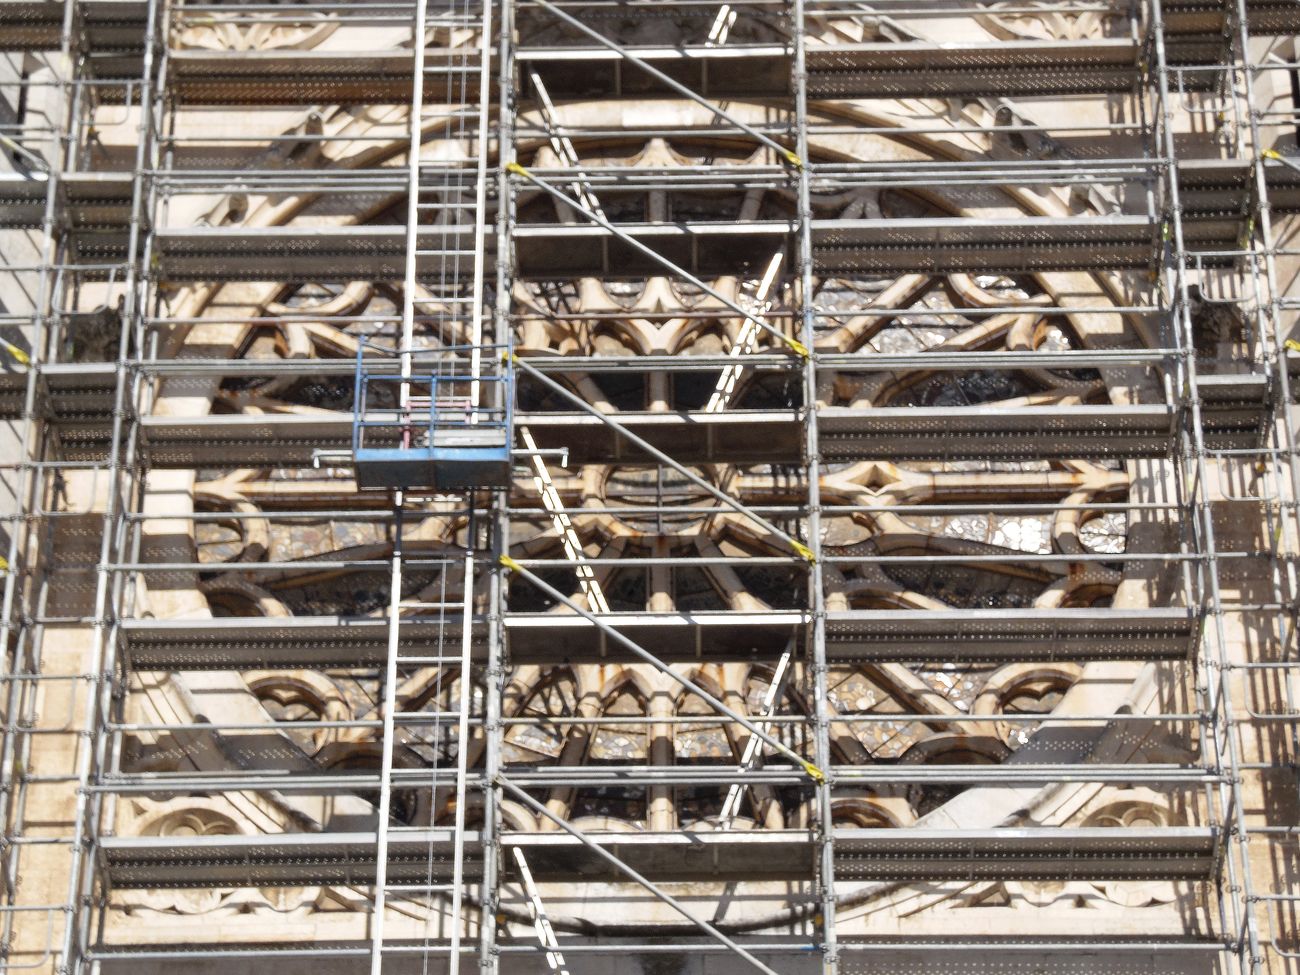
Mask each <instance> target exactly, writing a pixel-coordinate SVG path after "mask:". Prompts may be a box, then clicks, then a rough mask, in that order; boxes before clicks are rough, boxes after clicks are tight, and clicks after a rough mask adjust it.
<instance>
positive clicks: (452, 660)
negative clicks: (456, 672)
mask: <svg viewBox="0 0 1300 975" xmlns="http://www.w3.org/2000/svg"><path fill="white" fill-rule="evenodd" d="M397 662H398V663H399V664H418V665H420V666H422V667H423V666H427V665H429V664H458V663H460V662H461V660H460V657H459V655H458V656H455V657H398V658H397Z"/></svg>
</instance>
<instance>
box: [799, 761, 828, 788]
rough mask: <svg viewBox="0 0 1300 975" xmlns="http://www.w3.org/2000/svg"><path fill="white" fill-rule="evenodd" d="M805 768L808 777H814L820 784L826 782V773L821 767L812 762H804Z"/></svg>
mask: <svg viewBox="0 0 1300 975" xmlns="http://www.w3.org/2000/svg"><path fill="white" fill-rule="evenodd" d="M803 770H804V772H806V773H807V774H808V778H810V779H812V780H813V781H814V782H816V783H817V784H818V785H825V784H826V773H825V772H823V771H822V770H821V769H819V768H818V767H817V766H816V765H814V764H813V763H812V762H804V763H803Z"/></svg>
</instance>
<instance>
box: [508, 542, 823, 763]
mask: <svg viewBox="0 0 1300 975" xmlns="http://www.w3.org/2000/svg"><path fill="white" fill-rule="evenodd" d="M500 562H501V564H502V565H503V566H505V567H506V568H507V569H509V570H510V571H511V572H517V573H519V575H521V576H523V577H524V578H525V579H527V580H528V581H529V582H531V583H532V584H533V585H534V586H536V587H537V588H538V589H540V590H541V591H542V592H544V593H545V594H546V595H548V596H550V597H551V598H552V599H555V600H558V601H559V602H560V603H563V604H564V605H565V606H567V607H568V608H569V609H571V610H573V611H574V612H575V613H577V614H578V615H579V616H581V617H582V618H583V619H585V620H587V622H589V623H591V624H592V625H594V626H595V627H596V628H597V629H599V630H601V631H602V632H603V633H605V634H607V635H608V636H609V637H610V638H612V639H613V640H615V641H616V642H618V643H620V644H622V645H623V646H624V647H626V648H627V649H628V650H631V651H632V653H634V654H635V655H636V656H638V657H640V658H641V659H642V660H644V661H645V662H646V663H648V664H649V665H650V666H651V667H653V668H654V669H655V670H657V671H659V672H660V673H661V674H663V675H664V676H666V677H669V678H671V679H672V680H674V681H676V682H677V683H678V684H680V685H681V686H682V687H684V688H686V689H687V690H688V691H690V692H691V693H693V694H698V695H699V696H700V699H701V700H703V701H704V703H705V704H707V705H709V707H711V708H713V710H715V711H717V712H718V713H719V714H721V715H723V716H724V717H727V718H730V719H731V720H732V721H734V722H736V723H737V724H738V725H740V726H741V727H742V728H744V729H745V730H746V731H748V732H749V733H750V734H751V735H753V736H754V737H755V738H759V739H761V740H762V741H764V742H766V743H767V744H769V745H771V746H772V747H773V748H774V749H776V750H777V751H778V752H780V753H781V754H782V755H784V756H785V757H786V758H788V759H790V760H791V761H792V762H794V763H795V764H797V765H798V766H799V767H800V768H802V769H803V770H804V772H805V773H807V775H808V777H809V778H810V779H812V780H813V781H814V782H825V781H826V775H825V773H824V772H822V770H821V769H819V768H818V767H817V766H816V765H814V764H813V763H812V762H810V761H808V760H807V759H806V758H804V757H803V756H802V755H800V754H799V753H798V752H796V751H794V749H792V748H790V747H789V746H788V745H786V744H785V743H784V742H782V741H781V740H780V739H779V738H774V737H772V735H770V734H768V733H767V732H766V731H764V730H763V729H762V728H760V727H759V726H758V725H757V724H755V723H754V722H753V721H750V720H749V719H748V718H747V717H745V716H744V715H743V714H741V713H740V712H739V711H736V710H733V709H732V708H729V707H727V705H725V704H723V703H722V701H720V700H718V699H717V698H716V697H714V696H713V695H712V694H710V693H709V692H708V691H706V690H705V689H704V688H703V687H701V686H700V685H699V684H697V683H695V681H693V680H691V679H690V678H689V677H683V676H682V675H681V674H679V673H677V671H675V670H673V669H672V667H670V666H668V664H666V663H664V662H663V661H662V660H660V659H659V658H658V657H656V656H655V655H654V654H653V653H651V652H650V651H649V650H647V649H646V648H645V647H643V646H641V645H640V644H639V643H637V642H636V641H635V640H633V639H631V638H630V637H627V636H624V635H623V634H622V633H620V632H619V631H618V630H617V629H615V628H614V627H612V626H610V625H609V624H608V623H606V622H605V621H604V620H602V619H601V618H600V617H599V616H597V615H596V614H595V613H591V612H588V611H587V610H585V609H583V608H582V607H581V606H580V605H578V604H577V603H575V602H574V601H573V600H572V599H570V598H569V597H568V596H566V595H565V594H564V593H562V592H560V590H558V589H556V588H555V587H554V586H552V585H551V584H550V583H548V582H546V581H545V580H544V579H542V578H541V577H540V576H538V575H537V573H535V572H532V571H531V570H529V569H526V568H524V567H523V566H522V565H520V564H519V563H518V562H516V561H515V560H514V559H512V558H511V557H510V556H508V555H502V556H501V557H500Z"/></svg>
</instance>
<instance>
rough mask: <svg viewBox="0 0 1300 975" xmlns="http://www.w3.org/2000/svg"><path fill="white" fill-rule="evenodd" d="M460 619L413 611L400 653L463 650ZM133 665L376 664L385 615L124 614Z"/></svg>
mask: <svg viewBox="0 0 1300 975" xmlns="http://www.w3.org/2000/svg"><path fill="white" fill-rule="evenodd" d="M472 632H473V645H472V646H473V651H474V653H475V656H476V657H481V656H483V655H484V652H485V645H486V643H485V641H486V633H487V624H486V621H482V620H476V621H475V623H474V626H473V631H472ZM460 639H461V622H460V616H459V614H457V615H448V616H435V617H418V616H412V617H408V618H406V619H403V620H402V622H401V624H400V625H399V626H398V641H399V642H398V652H399V657H400V656H406V657H414V656H426V655H434V654H444V653H446V654H450V653H455V654H457V655H458V654H459V653H460ZM118 641H119V646H120V648H121V651H122V656H123V660H124V662H125V664H126V666H127V667H128V668H130V669H132V670H251V669H257V668H285V667H288V668H321V667H359V668H360V667H375V666H378V665H380V664H382V663H383V662H384V660H385V659H386V657H387V641H388V620H387V619H385V618H384V617H378V616H376V617H348V616H289V617H264V616H254V617H221V618H216V619H126V620H123V621H122V623H121V625H120V626H119V627H118Z"/></svg>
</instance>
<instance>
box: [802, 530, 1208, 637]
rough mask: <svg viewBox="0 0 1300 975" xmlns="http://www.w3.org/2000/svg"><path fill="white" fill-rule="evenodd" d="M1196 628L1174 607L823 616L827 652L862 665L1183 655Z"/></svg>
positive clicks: (861, 612)
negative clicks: (872, 663) (862, 663)
mask: <svg viewBox="0 0 1300 975" xmlns="http://www.w3.org/2000/svg"><path fill="white" fill-rule="evenodd" d="M938 560H939V557H938V556H936V562H937V561H938ZM1196 630H1197V618H1196V615H1195V614H1194V613H1192V612H1190V611H1188V610H1186V609H1174V608H1160V609H1110V608H1106V609H1015V610H1007V609H958V610H941V611H939V610H908V609H898V610H894V609H882V610H851V611H847V612H845V611H841V612H830V613H827V614H826V655H827V658H828V659H831V660H836V661H843V662H859V663H861V662H902V661H907V662H914V661H933V662H940V663H942V662H948V661H953V662H959V661H963V662H988V663H1021V662H1037V661H1053V660H1068V661H1082V662H1086V661H1092V660H1186V659H1187V657H1188V655H1189V654H1190V653H1191V651H1192V648H1193V646H1194V642H1195V637H1196Z"/></svg>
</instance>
